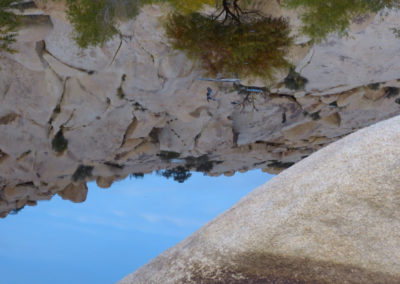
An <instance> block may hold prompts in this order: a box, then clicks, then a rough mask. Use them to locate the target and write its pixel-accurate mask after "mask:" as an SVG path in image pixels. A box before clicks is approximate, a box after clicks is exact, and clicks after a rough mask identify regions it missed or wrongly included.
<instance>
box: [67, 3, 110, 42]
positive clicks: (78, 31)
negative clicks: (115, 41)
mask: <svg viewBox="0 0 400 284" xmlns="http://www.w3.org/2000/svg"><path fill="white" fill-rule="evenodd" d="M67 5H68V10H67V16H68V19H69V20H70V22H71V23H72V25H73V26H74V28H75V36H74V39H75V41H76V42H77V44H78V45H79V46H80V47H82V48H86V47H88V46H91V45H98V44H100V45H102V44H104V43H105V42H106V41H107V40H109V39H111V38H112V37H113V36H114V35H116V34H117V33H118V29H117V28H116V27H115V23H116V21H115V12H116V7H115V5H114V2H109V1H107V0H67Z"/></svg>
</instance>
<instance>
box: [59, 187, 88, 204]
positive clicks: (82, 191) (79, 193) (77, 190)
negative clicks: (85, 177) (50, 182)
mask: <svg viewBox="0 0 400 284" xmlns="http://www.w3.org/2000/svg"><path fill="white" fill-rule="evenodd" d="M87 193H88V188H87V186H86V184H84V183H81V184H79V185H75V184H73V183H71V184H70V185H68V186H67V187H66V188H64V189H63V190H62V191H60V192H58V193H57V194H58V195H59V196H61V198H62V199H65V200H70V201H72V202H75V203H81V202H84V201H85V200H86V196H87Z"/></svg>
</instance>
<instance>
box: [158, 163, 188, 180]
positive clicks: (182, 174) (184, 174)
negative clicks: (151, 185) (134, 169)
mask: <svg viewBox="0 0 400 284" xmlns="http://www.w3.org/2000/svg"><path fill="white" fill-rule="evenodd" d="M157 174H159V175H161V176H163V177H165V178H167V179H169V178H171V177H172V178H173V179H174V180H175V181H177V182H179V183H183V182H185V181H186V180H187V179H188V178H190V177H191V176H192V174H191V173H190V171H189V170H188V169H187V168H185V167H182V166H178V167H176V168H174V169H172V170H163V171H158V172H157Z"/></svg>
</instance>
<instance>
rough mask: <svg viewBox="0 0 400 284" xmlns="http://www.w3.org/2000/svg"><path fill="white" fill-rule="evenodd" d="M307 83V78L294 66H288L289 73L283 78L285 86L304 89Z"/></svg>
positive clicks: (295, 89) (297, 89)
mask: <svg viewBox="0 0 400 284" xmlns="http://www.w3.org/2000/svg"><path fill="white" fill-rule="evenodd" d="M307 83H308V79H307V78H304V77H302V76H301V75H300V74H299V73H297V72H296V71H295V70H294V68H290V71H289V74H288V75H287V76H286V78H285V80H284V84H285V87H286V88H288V89H290V90H294V91H300V90H304V88H305V86H306V84H307Z"/></svg>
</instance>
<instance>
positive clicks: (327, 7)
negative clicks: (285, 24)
mask: <svg viewBox="0 0 400 284" xmlns="http://www.w3.org/2000/svg"><path fill="white" fill-rule="evenodd" d="M285 5H287V7H289V8H299V7H301V8H304V10H305V13H304V14H303V16H302V21H303V28H302V31H303V33H304V34H306V35H308V36H310V37H311V39H312V40H313V41H314V42H320V41H322V40H323V39H325V38H326V36H327V35H328V34H329V33H338V34H339V35H341V36H345V35H347V32H346V30H347V28H348V27H349V26H350V24H351V23H352V21H353V19H354V18H355V17H357V16H360V15H364V14H367V13H371V12H373V13H375V12H378V11H380V10H382V9H384V8H398V7H399V6H400V0H286V1H285Z"/></svg>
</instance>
